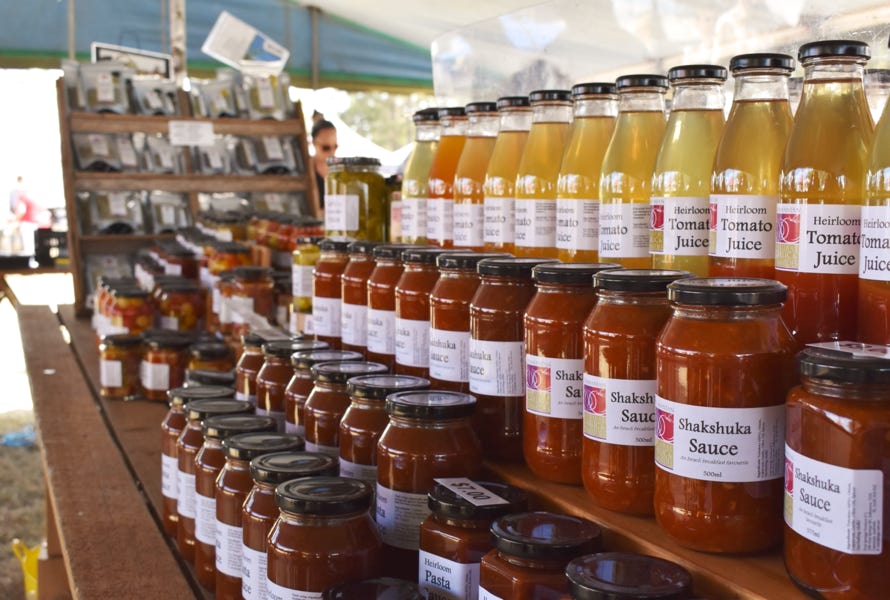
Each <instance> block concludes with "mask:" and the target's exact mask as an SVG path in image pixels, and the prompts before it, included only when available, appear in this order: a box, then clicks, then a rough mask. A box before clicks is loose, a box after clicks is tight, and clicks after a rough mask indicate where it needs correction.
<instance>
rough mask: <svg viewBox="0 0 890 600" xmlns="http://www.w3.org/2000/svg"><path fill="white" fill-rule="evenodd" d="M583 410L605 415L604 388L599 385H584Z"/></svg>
mask: <svg viewBox="0 0 890 600" xmlns="http://www.w3.org/2000/svg"><path fill="white" fill-rule="evenodd" d="M584 412H587V413H591V414H593V415H597V416H602V417H605V416H606V390H605V388H601V387H592V386H589V385H585V386H584Z"/></svg>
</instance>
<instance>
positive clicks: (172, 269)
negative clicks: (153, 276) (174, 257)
mask: <svg viewBox="0 0 890 600" xmlns="http://www.w3.org/2000/svg"><path fill="white" fill-rule="evenodd" d="M164 275H179V276H182V265H177V264H175V263H171V262H167V263H165V264H164Z"/></svg>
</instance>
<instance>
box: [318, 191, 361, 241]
mask: <svg viewBox="0 0 890 600" xmlns="http://www.w3.org/2000/svg"><path fill="white" fill-rule="evenodd" d="M358 212H359V210H358V196H356V195H355V194H325V197H324V228H325V231H345V232H347V233H351V232H354V231H358V222H359V219H358Z"/></svg>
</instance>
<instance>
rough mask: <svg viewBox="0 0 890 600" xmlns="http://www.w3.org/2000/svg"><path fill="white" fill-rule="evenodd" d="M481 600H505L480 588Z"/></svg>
mask: <svg viewBox="0 0 890 600" xmlns="http://www.w3.org/2000/svg"><path fill="white" fill-rule="evenodd" d="M479 600H504V599H503V598H501V597H500V596H495V595H494V594H492V593H491V592H489V591H488V590H486V589H485V588H484V587H482V586H479Z"/></svg>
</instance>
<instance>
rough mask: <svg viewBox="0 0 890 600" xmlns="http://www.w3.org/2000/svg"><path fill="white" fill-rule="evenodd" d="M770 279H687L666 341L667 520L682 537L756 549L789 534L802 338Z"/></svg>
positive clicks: (658, 450)
mask: <svg viewBox="0 0 890 600" xmlns="http://www.w3.org/2000/svg"><path fill="white" fill-rule="evenodd" d="M785 293H786V289H785V286H783V285H782V284H780V283H777V282H775V281H772V280H769V279H719V278H716V279H680V280H678V281H674V282H673V283H671V284H670V285H669V286H668V298H669V299H670V301H671V305H672V309H673V313H672V315H671V317H670V319H668V322H667V324H666V325H665V326H664V329H662V331H661V333H660V334H659V337H658V342H657V347H656V387H657V392H656V397H655V422H656V436H655V463H656V466H657V467H658V469H657V470H656V472H655V500H654V506H655V518H656V519H657V521H658V524H659V525H660V526H661V528H662V529H663V530H664V531H665V532H666V533H667V534H668V535H669V536H671V537H672V538H673V539H674V540H676V541H677V542H678V543H680V544H682V545H684V546H687V547H690V548H693V549H695V550H702V551H707V552H755V551H758V550H764V549H766V548H769V547H771V546H775V545H776V544H777V543H778V542H779V540H780V539H781V514H782V513H781V507H782V441H783V435H782V432H783V431H784V424H785V407H784V404H785V396H786V394H787V393H788V390H789V389H791V386H792V385H793V384H794V381H795V373H794V354H795V352H796V350H797V347H796V344H795V342H794V338H792V337H791V334H790V332H789V331H788V329H787V328H786V327H785V324H784V323H783V322H782V319H781V310H782V302H783V301H784V300H785Z"/></svg>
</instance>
